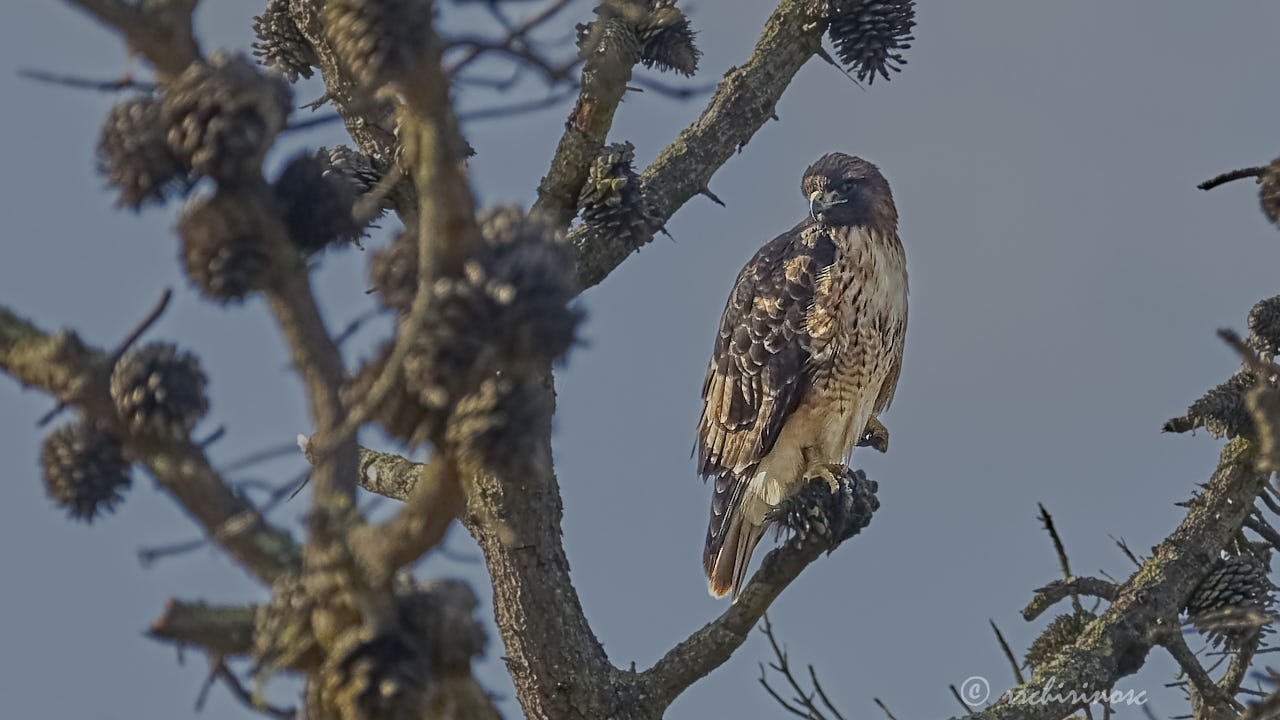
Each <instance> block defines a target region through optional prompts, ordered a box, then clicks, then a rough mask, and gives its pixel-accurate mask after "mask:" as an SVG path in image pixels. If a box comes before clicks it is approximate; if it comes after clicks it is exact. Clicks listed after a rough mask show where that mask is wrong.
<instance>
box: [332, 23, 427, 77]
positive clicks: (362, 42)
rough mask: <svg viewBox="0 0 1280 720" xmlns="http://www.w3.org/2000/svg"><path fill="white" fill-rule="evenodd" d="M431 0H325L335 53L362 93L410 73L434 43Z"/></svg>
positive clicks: (417, 67)
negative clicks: (359, 86)
mask: <svg viewBox="0 0 1280 720" xmlns="http://www.w3.org/2000/svg"><path fill="white" fill-rule="evenodd" d="M433 12H434V9H433V3H432V2H431V0H329V1H328V2H327V3H325V6H324V25H325V30H326V31H327V32H328V33H329V37H330V38H331V39H332V40H333V46H334V50H335V51H336V52H337V53H338V56H339V57H340V58H341V59H342V61H343V63H344V64H345V65H346V66H347V67H348V68H350V70H351V73H352V75H354V76H355V78H356V80H357V81H359V82H360V83H361V84H362V85H363V86H364V89H365V90H366V91H370V92H372V91H375V90H377V89H379V88H381V87H382V86H383V85H386V84H388V83H395V82H398V81H400V80H402V79H404V78H406V77H408V76H411V75H413V74H414V73H416V72H417V71H418V70H419V69H421V67H422V64H423V63H424V62H426V61H427V59H428V57H429V56H430V50H431V47H430V46H431V44H432V43H433V42H434V37H435V35H434V32H433V30H432V15H433Z"/></svg>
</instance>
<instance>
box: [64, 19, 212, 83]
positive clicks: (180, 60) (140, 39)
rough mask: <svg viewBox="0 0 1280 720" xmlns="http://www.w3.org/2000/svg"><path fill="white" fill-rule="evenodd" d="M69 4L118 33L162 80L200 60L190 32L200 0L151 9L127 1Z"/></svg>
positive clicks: (197, 46) (197, 48) (193, 36)
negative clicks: (154, 69)
mask: <svg viewBox="0 0 1280 720" xmlns="http://www.w3.org/2000/svg"><path fill="white" fill-rule="evenodd" d="M68 2H70V3H71V4H73V5H76V6H78V7H80V8H81V9H82V10H84V11H85V12H87V13H89V14H90V15H92V16H94V17H95V18H97V19H98V21H99V22H102V23H105V24H107V25H110V26H111V27H113V28H115V29H116V30H118V31H119V32H120V34H121V36H123V37H124V39H125V41H126V42H128V43H129V48H130V49H131V50H134V51H137V52H138V53H141V54H142V56H143V57H145V58H146V59H147V60H148V61H149V62H150V63H151V64H152V65H154V66H155V68H156V72H157V73H159V74H160V75H161V76H162V77H171V76H174V75H177V74H178V73H180V72H182V71H183V69H185V68H186V67H187V65H189V64H191V63H192V62H193V61H195V60H197V59H198V58H199V57H200V47H199V45H197V44H196V39H195V35H194V34H192V32H191V14H192V13H193V12H194V11H195V8H196V2H197V0H169V2H166V3H154V4H152V5H151V6H150V7H145V6H144V5H139V4H138V3H129V2H124V0H68Z"/></svg>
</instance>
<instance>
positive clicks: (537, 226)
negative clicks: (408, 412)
mask: <svg viewBox="0 0 1280 720" xmlns="http://www.w3.org/2000/svg"><path fill="white" fill-rule="evenodd" d="M478 221H479V223H480V229H481V233H482V235H483V238H484V242H483V244H482V246H481V247H480V248H477V249H476V252H475V255H474V257H472V258H471V259H469V260H468V261H467V262H466V263H464V266H463V275H462V277H458V278H439V279H437V280H436V281H435V283H434V284H433V286H432V297H431V305H430V313H429V316H428V318H427V320H426V322H425V323H424V326H423V328H422V332H421V333H419V336H418V337H419V340H420V342H419V343H418V344H417V345H416V346H415V347H414V349H413V350H412V351H411V352H410V353H409V355H408V356H407V357H406V359H405V377H406V382H407V384H408V387H409V388H410V390H412V391H414V392H416V393H418V394H419V396H420V398H421V399H422V402H423V404H424V405H426V406H427V407H433V408H444V407H447V406H448V405H449V404H450V403H452V402H454V401H456V400H457V398H459V397H460V396H461V395H463V394H465V393H466V392H468V391H469V389H470V388H472V387H475V384H476V383H477V382H479V381H480V380H481V379H483V378H485V377H487V376H489V375H491V374H492V373H493V372H494V371H495V370H498V369H501V370H503V371H504V372H506V373H508V374H509V375H512V376H520V375H523V374H525V373H527V372H529V371H531V370H532V369H534V368H538V367H541V365H542V364H544V363H547V362H551V361H554V360H558V359H560V358H561V357H562V356H563V355H564V353H565V352H566V351H567V350H568V349H569V346H570V345H572V343H573V339H574V330H575V328H576V327H577V323H578V321H579V319H580V314H579V313H578V311H577V310H576V309H574V308H572V307H570V306H569V303H570V302H571V301H572V300H573V298H574V296H575V295H576V278H575V275H574V270H573V258H572V255H571V253H570V252H569V248H568V246H567V245H566V244H565V242H564V239H563V236H562V235H560V234H559V233H556V232H554V231H553V230H552V228H551V227H550V226H548V225H546V224H545V223H543V222H542V221H540V220H537V219H533V218H530V217H528V216H526V215H525V214H524V213H523V212H522V211H521V210H519V209H517V208H499V209H496V210H490V211H487V212H484V213H481V215H480V216H479V218H478Z"/></svg>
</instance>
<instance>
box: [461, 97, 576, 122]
mask: <svg viewBox="0 0 1280 720" xmlns="http://www.w3.org/2000/svg"><path fill="white" fill-rule="evenodd" d="M575 92H576V91H573V90H570V91H568V92H563V93H552V94H550V95H547V96H546V97H542V98H538V99H537V100H527V101H525V102H517V103H509V104H505V105H493V106H490V107H483V108H476V109H475V110H467V111H465V112H460V113H458V121H459V122H474V121H476V120H495V119H500V118H508V117H511V116H513V115H522V114H524V113H528V112H534V111H536V110H543V109H546V108H549V107H554V106H556V105H559V104H560V103H562V102H564V101H565V100H568V99H569V98H571V97H573V96H574V94H575Z"/></svg>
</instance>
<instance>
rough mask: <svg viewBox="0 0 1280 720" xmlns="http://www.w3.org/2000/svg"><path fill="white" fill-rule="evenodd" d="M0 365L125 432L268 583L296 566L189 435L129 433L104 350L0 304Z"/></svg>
mask: <svg viewBox="0 0 1280 720" xmlns="http://www.w3.org/2000/svg"><path fill="white" fill-rule="evenodd" d="M0 369H3V370H4V371H5V372H6V373H8V374H9V375H10V376H12V377H13V378H14V379H15V380H17V381H18V382H19V383H21V384H23V385H25V386H27V387H30V388H33V389H36V390H42V391H44V392H47V393H49V394H50V395H53V396H54V397H55V398H57V399H58V400H59V401H61V402H63V403H66V404H68V405H75V406H78V407H80V408H82V409H83V410H84V411H85V413H86V414H88V415H89V416H91V417H93V418H94V419H96V420H99V421H100V422H103V423H106V424H107V425H108V426H110V427H112V428H113V429H114V430H115V431H116V432H117V434H118V435H119V436H120V437H122V438H124V439H125V441H126V445H127V447H128V449H129V451H130V456H131V457H133V458H135V459H136V460H137V461H138V462H140V463H142V464H143V465H145V466H146V467H147V468H148V469H149V470H150V471H151V474H152V475H154V476H155V479H156V481H157V482H158V483H159V484H160V485H161V486H162V487H164V488H165V489H166V490H168V491H169V492H170V493H171V494H172V495H173V496H174V497H175V498H176V499H177V500H178V502H179V503H181V504H182V506H183V507H184V508H185V509H186V511H187V512H188V513H190V514H191V516H192V517H194V518H195V519H196V520H197V521H198V522H199V523H200V524H201V525H202V526H203V527H204V528H205V531H206V532H207V533H209V536H210V537H211V538H213V539H214V540H215V541H216V542H217V543H218V544H219V545H221V546H222V547H223V549H225V550H226V551H227V553H228V554H230V555H231V557H232V558H234V559H235V560H236V561H237V562H239V563H240V564H241V565H242V566H244V567H245V569H247V570H249V572H251V573H253V574H254V575H255V576H256V577H258V578H259V579H260V580H262V581H263V582H267V583H270V582H271V581H273V580H274V579H275V578H277V577H279V576H280V575H281V574H283V573H285V572H289V571H292V570H296V569H297V568H298V567H299V566H300V565H301V553H300V551H299V549H298V546H297V545H296V544H295V543H294V541H293V539H292V538H290V537H289V534H288V533H286V532H284V531H283V530H281V529H278V528H276V527H274V526H272V525H270V524H268V523H267V522H266V520H265V519H264V518H263V517H262V514H261V513H259V512H258V510H257V509H256V508H254V507H253V505H252V504H250V503H249V502H248V501H246V500H245V499H244V498H243V497H241V496H240V495H238V494H237V493H235V492H234V491H232V490H231V488H229V487H227V485H226V483H225V482H223V480H222V477H221V476H220V475H219V474H218V473H217V471H216V470H214V469H213V467H212V465H210V464H209V459H208V458H207V457H206V456H205V454H204V450H203V449H202V448H201V447H200V446H199V445H197V444H195V443H194V442H192V441H191V440H190V439H184V440H171V441H165V440H157V439H154V438H147V439H144V438H138V437H133V436H131V435H130V434H129V431H128V428H127V427H125V425H124V424H123V423H122V422H120V419H119V417H118V416H117V414H116V410H115V404H114V402H112V400H111V394H110V391H109V390H108V382H109V380H108V378H109V376H110V371H111V366H110V361H109V357H108V356H107V355H106V354H105V353H102V352H101V351H98V350H94V349H91V348H88V347H86V346H85V345H84V344H83V343H81V342H80V340H79V338H77V337H76V336H75V334H74V333H70V332H66V331H63V332H60V333H57V334H55V335H50V334H48V333H46V332H44V331H43V330H41V329H39V328H37V327H36V326H34V325H32V324H31V323H29V322H27V321H25V320H23V319H21V318H19V317H18V316H16V315H14V314H13V313H11V312H10V311H9V310H7V309H5V308H3V307H0Z"/></svg>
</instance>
